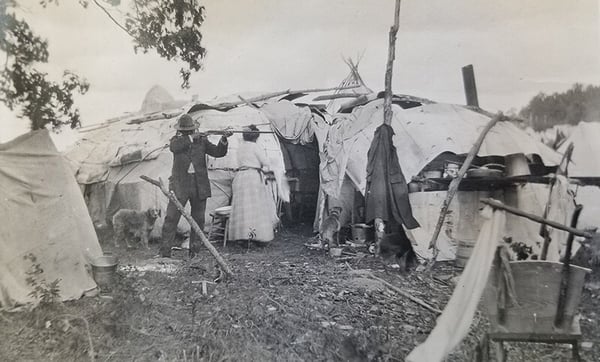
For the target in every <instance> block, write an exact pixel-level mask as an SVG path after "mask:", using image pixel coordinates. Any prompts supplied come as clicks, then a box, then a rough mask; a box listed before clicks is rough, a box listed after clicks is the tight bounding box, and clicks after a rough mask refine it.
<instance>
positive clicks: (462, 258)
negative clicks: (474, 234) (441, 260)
mask: <svg viewBox="0 0 600 362" xmlns="http://www.w3.org/2000/svg"><path fill="white" fill-rule="evenodd" d="M476 242H477V240H458V244H457V246H456V259H455V261H454V264H455V265H456V266H457V267H460V268H464V267H465V265H467V261H468V260H469V258H470V257H471V254H472V253H473V248H474V247H475V243H476Z"/></svg>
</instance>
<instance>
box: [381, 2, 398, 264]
mask: <svg viewBox="0 0 600 362" xmlns="http://www.w3.org/2000/svg"><path fill="white" fill-rule="evenodd" d="M400 2H401V0H396V7H395V9H394V25H392V26H391V27H390V33H389V48H388V60H387V65H386V68H385V96H384V98H383V123H384V124H386V125H388V126H389V125H391V124H392V74H393V70H394V59H395V58H396V36H397V34H398V28H399V27H400ZM374 226H375V250H374V252H375V254H376V255H379V252H380V246H381V241H382V240H383V236H384V235H385V222H384V221H383V220H382V219H381V218H379V217H378V218H375V220H374Z"/></svg>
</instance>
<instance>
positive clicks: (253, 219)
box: [228, 125, 277, 242]
mask: <svg viewBox="0 0 600 362" xmlns="http://www.w3.org/2000/svg"><path fill="white" fill-rule="evenodd" d="M244 130H245V131H246V132H244V133H243V142H241V143H240V145H239V147H238V150H237V157H238V163H239V166H240V168H239V171H238V172H237V174H236V175H235V177H234V179H233V186H232V188H233V199H232V202H231V215H230V218H229V232H228V234H229V239H230V240H254V241H262V242H267V241H271V240H273V238H274V236H275V235H274V227H275V225H276V222H277V211H276V206H275V201H274V200H273V196H272V194H271V193H270V192H268V190H267V187H266V185H265V181H264V180H265V177H264V172H265V171H268V167H269V160H268V159H267V156H266V155H265V151H264V150H263V149H262V148H260V147H259V146H258V145H257V144H256V140H257V139H258V137H259V135H260V134H259V133H258V128H257V127H256V126H254V125H250V126H249V127H246V128H245V129H244Z"/></svg>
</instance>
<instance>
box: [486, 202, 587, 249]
mask: <svg viewBox="0 0 600 362" xmlns="http://www.w3.org/2000/svg"><path fill="white" fill-rule="evenodd" d="M479 202H481V203H482V204H486V205H490V206H491V207H492V208H494V209H499V210H504V211H506V212H509V213H511V214H514V215H518V216H522V217H524V218H526V219H529V220H531V221H535V222H537V223H540V224H546V225H548V226H551V227H553V228H555V229H558V230H562V231H566V232H568V233H569V234H573V235H575V236H581V237H584V238H587V239H591V238H593V237H594V234H593V233H591V232H589V231H586V230H580V229H576V228H574V227H570V226H567V225H563V224H561V223H558V222H556V221H552V220H548V219H544V218H543V217H541V216H537V215H534V214H531V213H528V212H525V211H522V210H519V209H517V208H516V207H512V206H508V205H505V204H503V203H501V202H500V201H496V200H494V199H489V198H488V199H482V200H479Z"/></svg>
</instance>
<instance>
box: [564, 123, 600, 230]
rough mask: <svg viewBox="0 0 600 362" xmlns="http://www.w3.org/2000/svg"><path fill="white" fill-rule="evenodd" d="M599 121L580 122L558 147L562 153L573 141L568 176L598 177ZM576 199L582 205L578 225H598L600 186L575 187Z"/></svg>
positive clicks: (599, 223)
mask: <svg viewBox="0 0 600 362" xmlns="http://www.w3.org/2000/svg"><path fill="white" fill-rule="evenodd" d="M599 137H600V122H580V123H579V124H578V125H577V126H576V127H575V128H574V129H573V131H572V133H571V135H570V136H569V137H568V138H567V139H566V141H565V142H564V143H563V144H562V146H561V147H560V148H559V152H561V153H564V152H565V151H566V149H567V147H568V145H569V144H570V143H573V145H574V148H573V155H572V157H571V160H572V163H571V164H570V165H569V169H568V171H569V175H570V176H582V177H600V142H598V138H599ZM575 192H576V200H577V202H578V203H581V204H582V205H583V210H582V212H581V216H580V217H579V227H580V228H588V227H598V226H600V216H599V215H600V187H598V186H578V187H575Z"/></svg>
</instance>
